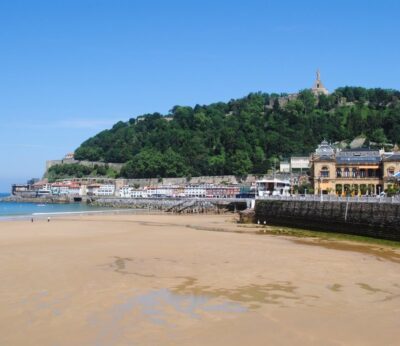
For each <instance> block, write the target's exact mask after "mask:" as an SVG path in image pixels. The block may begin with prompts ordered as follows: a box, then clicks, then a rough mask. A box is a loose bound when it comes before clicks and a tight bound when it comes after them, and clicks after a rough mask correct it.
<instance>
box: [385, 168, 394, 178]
mask: <svg viewBox="0 0 400 346" xmlns="http://www.w3.org/2000/svg"><path fill="white" fill-rule="evenodd" d="M387 175H388V177H393V176H394V167H389V168H388V169H387Z"/></svg>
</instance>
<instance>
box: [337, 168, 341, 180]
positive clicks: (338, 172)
mask: <svg viewBox="0 0 400 346" xmlns="http://www.w3.org/2000/svg"><path fill="white" fill-rule="evenodd" d="M336 177H337V178H341V177H342V169H341V168H338V169H336Z"/></svg>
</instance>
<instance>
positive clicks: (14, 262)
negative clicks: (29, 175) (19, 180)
mask: <svg viewBox="0 0 400 346" xmlns="http://www.w3.org/2000/svg"><path fill="white" fill-rule="evenodd" d="M0 259H1V260H0V278H1V280H0V306H1V309H0V345H246V344H248V345H398V342H399V337H400V251H399V250H393V249H390V248H387V247H384V246H380V245H357V244H348V243H345V242H336V241H318V240H316V239H296V238H290V237H280V236H272V235H260V234H258V229H257V228H255V227H254V226H244V225H238V224H236V223H235V222H234V220H233V216H232V215H215V216H210V215H207V216H204V215H187V216H177V215H90V216H89V215H87V216H70V217H64V218H52V220H51V222H49V223H48V222H46V220H37V221H35V222H34V223H31V222H29V221H12V222H9V221H7V222H0Z"/></svg>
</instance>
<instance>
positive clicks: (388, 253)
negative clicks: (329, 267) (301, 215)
mask: <svg viewBox="0 0 400 346" xmlns="http://www.w3.org/2000/svg"><path fill="white" fill-rule="evenodd" d="M292 241H293V242H295V243H296V244H302V245H310V246H321V247H324V248H325V249H330V250H341V251H352V252H358V253H361V254H366V255H371V256H375V257H376V258H377V259H378V260H381V259H384V260H387V261H391V262H395V263H400V253H398V252H396V251H393V250H390V249H387V248H383V247H375V246H369V245H358V244H349V243H344V242H335V241H332V240H329V241H324V240H304V239H292Z"/></svg>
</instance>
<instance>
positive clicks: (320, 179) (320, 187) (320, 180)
mask: <svg viewBox="0 0 400 346" xmlns="http://www.w3.org/2000/svg"><path fill="white" fill-rule="evenodd" d="M319 191H320V198H321V202H322V175H321V176H320V177H319Z"/></svg>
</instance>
